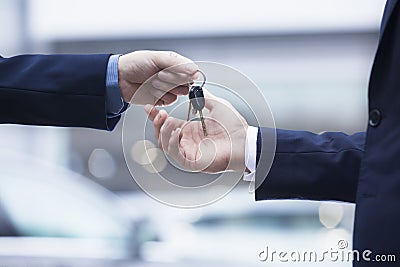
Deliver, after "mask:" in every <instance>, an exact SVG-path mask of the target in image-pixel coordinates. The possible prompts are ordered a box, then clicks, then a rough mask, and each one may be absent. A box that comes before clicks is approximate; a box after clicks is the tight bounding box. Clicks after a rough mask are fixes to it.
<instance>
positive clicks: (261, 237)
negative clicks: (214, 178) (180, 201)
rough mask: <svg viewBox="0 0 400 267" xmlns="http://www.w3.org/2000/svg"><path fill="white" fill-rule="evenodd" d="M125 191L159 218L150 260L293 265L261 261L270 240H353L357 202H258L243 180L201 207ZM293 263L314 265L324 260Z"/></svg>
mask: <svg viewBox="0 0 400 267" xmlns="http://www.w3.org/2000/svg"><path fill="white" fill-rule="evenodd" d="M120 196H121V198H123V199H124V200H125V201H127V203H130V204H132V203H138V202H140V203H141V205H140V208H142V209H143V212H145V211H149V212H148V216H151V217H153V218H152V221H153V222H154V223H157V222H158V225H157V229H158V230H159V231H160V233H159V240H158V241H150V242H146V243H145V244H144V245H143V246H142V253H143V257H144V259H145V260H148V261H154V262H157V261H165V262H175V263H177V264H179V263H183V262H186V263H187V264H189V263H190V264H199V265H201V266H223V265H227V266H260V265H263V264H268V266H282V264H285V266H287V265H290V262H286V263H282V262H279V261H278V260H275V261H274V262H261V261H260V260H259V258H258V256H259V253H260V252H261V251H262V250H264V249H265V248H266V246H268V247H269V249H270V250H277V251H279V250H284V251H285V250H286V251H292V250H296V251H300V252H301V251H306V250H315V251H316V252H317V253H322V252H323V251H324V250H329V249H331V248H332V249H335V248H337V242H338V240H340V239H344V240H347V241H351V230H352V229H351V228H349V224H348V221H349V220H350V221H351V220H352V213H353V212H354V207H353V206H351V205H346V204H343V203H321V202H316V201H293V200H291V201H282V200H280V201H261V202H255V201H254V195H251V194H249V193H248V192H247V191H246V188H245V187H240V186H239V187H238V188H235V189H234V190H233V191H232V192H231V193H229V194H228V195H227V196H226V197H224V198H223V199H221V200H219V201H218V202H216V203H213V204H211V205H208V206H205V207H202V208H197V209H177V208H173V207H168V206H165V205H163V204H161V203H158V202H157V201H155V200H153V199H151V198H150V197H148V196H147V195H145V194H143V193H141V194H140V193H127V194H122V195H120ZM182 197H184V196H182ZM186 197H190V196H186ZM146 198H147V200H146ZM326 210H327V211H328V212H327V213H326V212H325V211H326ZM337 211H339V212H337ZM321 255H322V254H321ZM292 264H293V265H295V266H310V265H313V264H321V262H317V263H315V262H293V263H292ZM323 265H324V266H331V265H333V266H351V263H350V262H323ZM318 266H320V265H318Z"/></svg>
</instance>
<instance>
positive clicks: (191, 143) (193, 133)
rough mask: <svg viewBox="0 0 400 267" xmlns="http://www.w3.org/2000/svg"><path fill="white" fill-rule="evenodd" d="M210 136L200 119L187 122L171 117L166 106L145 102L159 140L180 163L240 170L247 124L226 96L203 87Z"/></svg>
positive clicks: (197, 167) (194, 168) (190, 167)
mask: <svg viewBox="0 0 400 267" xmlns="http://www.w3.org/2000/svg"><path fill="white" fill-rule="evenodd" d="M204 97H205V108H206V109H208V110H209V114H208V115H207V116H206V117H205V124H206V128H207V136H204V135H203V129H202V127H201V123H200V121H190V122H186V121H184V120H180V119H177V118H173V117H170V116H169V115H168V113H167V112H166V111H165V110H160V111H159V110H157V109H156V108H155V107H154V106H151V105H146V106H145V111H146V113H147V114H148V116H149V119H150V120H151V121H153V124H154V130H155V137H156V138H157V139H158V144H159V146H160V148H162V149H163V150H164V151H165V152H166V153H167V154H169V155H170V156H171V157H172V158H173V159H174V160H175V161H176V162H177V163H178V164H179V165H181V166H182V167H183V168H185V169H186V170H189V171H202V172H209V173H216V172H222V171H228V170H230V171H240V172H243V171H244V170H245V169H246V166H245V145H246V133H247V127H248V124H247V122H246V120H245V119H244V118H243V117H242V116H241V115H240V114H239V113H238V112H237V110H235V109H234V108H233V106H232V105H231V104H230V103H229V102H227V101H226V100H224V99H221V98H218V97H216V96H214V95H212V94H210V93H209V92H208V91H206V90H204Z"/></svg>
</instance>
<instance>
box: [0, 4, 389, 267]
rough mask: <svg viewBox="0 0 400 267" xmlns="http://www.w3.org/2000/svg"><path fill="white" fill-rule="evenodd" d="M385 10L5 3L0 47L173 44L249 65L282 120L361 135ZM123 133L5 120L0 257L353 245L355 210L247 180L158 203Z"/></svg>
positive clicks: (184, 256)
mask: <svg viewBox="0 0 400 267" xmlns="http://www.w3.org/2000/svg"><path fill="white" fill-rule="evenodd" d="M384 4H385V1H384V0H322V1H321V0H301V1H299V0H287V1H272V0H269V1H256V0H248V1H236V3H234V2H232V1H227V0H223V1H211V0H203V1H200V2H187V1H180V0H172V1H133V0H113V1H98V0H97V1H95V0H85V1H78V0H68V1H66V0H58V1H51V0H0V25H1V26H0V34H1V36H2V38H1V42H0V54H1V55H2V56H3V57H10V56H14V55H18V54H26V53H44V54H48V53H127V52H130V51H134V50H141V49H147V50H173V51H176V52H178V53H181V54H183V55H185V56H187V57H189V58H191V59H193V60H197V61H214V62H218V63H222V64H226V65H229V66H231V67H234V68H236V69H238V70H239V71H241V72H243V73H244V74H245V75H247V76H248V77H249V78H250V79H252V80H253V81H254V82H255V83H256V84H257V85H258V86H259V88H260V90H261V91H262V93H263V94H264V95H265V97H266V99H267V100H268V102H269V104H270V106H271V109H272V112H273V115H274V118H275V123H276V126H277V127H278V128H284V129H299V130H300V129H301V130H308V131H312V132H315V133H319V132H322V131H344V132H346V133H353V132H357V131H364V130H365V128H366V123H367V86H368V76H369V72H370V69H371V66H372V61H373V57H374V53H375V51H376V47H377V41H378V37H379V25H380V20H381V17H382V14H383V8H384ZM244 115H246V114H244ZM121 128H122V123H119V125H118V126H117V128H116V129H115V130H114V131H113V132H111V133H109V132H104V131H96V130H90V129H80V128H74V129H66V128H54V127H34V126H16V125H1V126H0V137H1V138H0V151H1V152H0V154H1V155H0V157H1V159H2V160H1V163H0V165H1V168H2V174H1V175H0V181H1V187H0V222H1V223H0V228H1V229H0V235H1V237H0V265H2V266H27V263H30V264H31V265H29V266H91V265H93V266H102V265H103V266H131V265H132V266H141V265H145V266H167V265H171V266H180V265H182V266H183V265H186V264H187V263H190V264H192V265H193V266H220V264H230V265H231V266H253V265H263V264H266V262H260V261H259V259H258V255H259V252H260V251H262V250H263V249H265V246H267V245H268V246H269V248H270V249H276V250H279V249H288V250H296V249H297V250H310V249H315V250H321V251H323V250H329V249H330V248H337V242H338V241H339V240H341V239H343V240H346V241H347V242H348V243H349V246H351V235H352V222H353V214H354V205H352V204H345V203H333V202H324V203H322V202H312V201H269V202H259V203H254V197H253V195H250V194H249V193H248V192H247V186H248V185H247V184H245V183H243V184H239V185H238V186H237V187H236V188H235V189H234V190H233V192H232V193H231V194H229V195H228V196H227V197H225V198H224V199H223V200H221V201H219V202H217V203H215V204H213V205H210V206H207V207H204V208H200V209H195V210H179V209H175V208H171V207H167V206H165V205H162V204H160V203H158V202H156V201H155V200H153V199H151V198H150V197H148V196H147V195H146V194H144V193H143V192H142V191H141V190H139V189H138V187H137V185H136V184H135V182H134V181H133V179H132V178H131V176H130V174H129V171H128V169H127V167H126V163H125V161H124V157H123V152H122V143H121ZM149 141H150V142H154V140H149ZM164 168H168V166H163V167H162V170H159V171H163V169H164ZM32 264H33V265H32ZM274 264H275V265H279V266H280V265H290V262H289V263H286V264H282V263H279V262H273V263H272V264H270V265H271V266H274ZM294 264H296V266H302V264H301V263H294ZM329 264H332V265H334V266H351V263H349V262H332V263H324V265H329ZM309 265H310V263H304V266H309Z"/></svg>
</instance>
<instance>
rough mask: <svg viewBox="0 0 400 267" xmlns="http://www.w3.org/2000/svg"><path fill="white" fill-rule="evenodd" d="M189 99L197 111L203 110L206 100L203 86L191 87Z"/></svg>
mask: <svg viewBox="0 0 400 267" xmlns="http://www.w3.org/2000/svg"><path fill="white" fill-rule="evenodd" d="M189 99H190V103H191V104H192V107H193V109H194V110H196V111H199V110H203V108H204V105H205V101H204V94H203V89H202V87H201V86H192V87H190V90H189Z"/></svg>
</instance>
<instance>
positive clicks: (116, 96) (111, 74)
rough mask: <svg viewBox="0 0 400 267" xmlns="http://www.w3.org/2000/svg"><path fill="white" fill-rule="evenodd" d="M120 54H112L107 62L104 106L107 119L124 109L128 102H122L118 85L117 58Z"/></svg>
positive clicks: (117, 114)
mask: <svg viewBox="0 0 400 267" xmlns="http://www.w3.org/2000/svg"><path fill="white" fill-rule="evenodd" d="M120 56H121V55H112V56H111V57H110V59H109V60H108V64H107V76H106V107H107V119H110V118H115V117H117V116H119V115H120V114H121V113H122V112H124V111H125V109H126V108H127V106H128V104H127V103H125V102H124V100H123V99H122V96H121V91H120V89H119V86H118V59H119V57H120Z"/></svg>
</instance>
